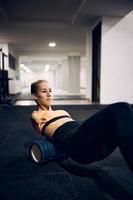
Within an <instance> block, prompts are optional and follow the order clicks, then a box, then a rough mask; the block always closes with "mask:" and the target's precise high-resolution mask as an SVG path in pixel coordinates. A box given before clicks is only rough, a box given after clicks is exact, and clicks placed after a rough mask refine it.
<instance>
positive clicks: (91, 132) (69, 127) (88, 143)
mask: <svg viewBox="0 0 133 200" xmlns="http://www.w3.org/2000/svg"><path fill="white" fill-rule="evenodd" d="M53 139H54V141H55V142H56V143H57V144H58V145H59V146H60V147H61V148H62V149H63V150H64V151H65V153H66V154H68V156H70V157H71V158H72V159H73V160H75V161H77V162H79V163H91V162H93V161H98V160H101V159H103V158H105V157H107V156H108V155H110V154H111V153H112V152H113V151H114V149H115V148H116V147H119V148H120V150H121V152H122V154H123V156H124V158H125V160H126V162H127V164H128V165H129V167H130V169H132V170H133V151H132V149H133V111H132V108H131V106H130V104H128V103H125V102H122V103H114V104H111V105H109V106H107V107H106V108H104V109H103V110H101V111H99V112H97V113H96V114H94V115H93V116H92V117H90V118H88V119H87V120H85V121H84V122H83V123H82V124H81V125H79V124H78V123H77V122H75V121H72V122H67V123H65V124H64V125H62V126H61V127H59V128H58V129H57V130H56V131H55V133H54V137H53Z"/></svg>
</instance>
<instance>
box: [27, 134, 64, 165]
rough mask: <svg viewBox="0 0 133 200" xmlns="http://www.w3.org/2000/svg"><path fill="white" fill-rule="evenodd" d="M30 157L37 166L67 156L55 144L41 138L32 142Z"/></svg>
mask: <svg viewBox="0 0 133 200" xmlns="http://www.w3.org/2000/svg"><path fill="white" fill-rule="evenodd" d="M30 157H31V159H32V160H33V161H34V162H35V163H38V164H39V163H45V162H49V161H52V160H59V159H63V158H65V157H67V156H66V154H65V153H64V152H63V151H62V150H61V149H60V148H59V147H58V146H57V145H56V144H54V143H52V142H51V141H49V140H47V139H46V138H41V139H38V140H35V141H33V142H32V144H31V146H30Z"/></svg>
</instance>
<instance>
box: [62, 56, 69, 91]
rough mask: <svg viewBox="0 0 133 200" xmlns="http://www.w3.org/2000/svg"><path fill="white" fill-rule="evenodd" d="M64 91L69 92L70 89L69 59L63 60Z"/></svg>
mask: <svg viewBox="0 0 133 200" xmlns="http://www.w3.org/2000/svg"><path fill="white" fill-rule="evenodd" d="M62 89H63V90H65V91H68V89H69V67H68V58H64V59H63V60H62Z"/></svg>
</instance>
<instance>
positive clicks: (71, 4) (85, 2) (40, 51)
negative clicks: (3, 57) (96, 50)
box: [0, 0, 133, 65]
mask: <svg viewBox="0 0 133 200" xmlns="http://www.w3.org/2000/svg"><path fill="white" fill-rule="evenodd" d="M132 9H133V1H132V0H0V43H9V44H10V46H11V48H12V49H13V50H14V52H15V53H16V54H17V55H19V56H21V60H22V61H25V62H30V63H32V64H33V65H34V64H35V63H36V64H37V63H38V64H39V62H40V63H41V62H44V60H45V61H46V62H47V61H48V60H52V61H51V62H54V61H55V62H58V61H59V60H60V58H63V57H64V56H67V55H68V54H69V53H72V52H76V53H77V52H78V53H80V54H81V55H84V53H85V48H86V47H85V43H86V34H87V29H88V27H89V26H90V25H92V24H93V23H95V22H96V21H97V20H98V19H100V18H101V17H102V16H110V17H113V16H114V17H122V16H125V15H126V14H127V13H129V12H130V11H131V10H132ZM50 41H55V42H56V43H57V46H56V47H55V48H49V47H48V43H49V42H50Z"/></svg>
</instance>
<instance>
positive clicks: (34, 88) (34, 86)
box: [31, 80, 48, 94]
mask: <svg viewBox="0 0 133 200" xmlns="http://www.w3.org/2000/svg"><path fill="white" fill-rule="evenodd" d="M43 82H48V81H46V80H37V81H35V82H33V83H31V94H36V93H37V90H38V86H39V84H40V83H43Z"/></svg>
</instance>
